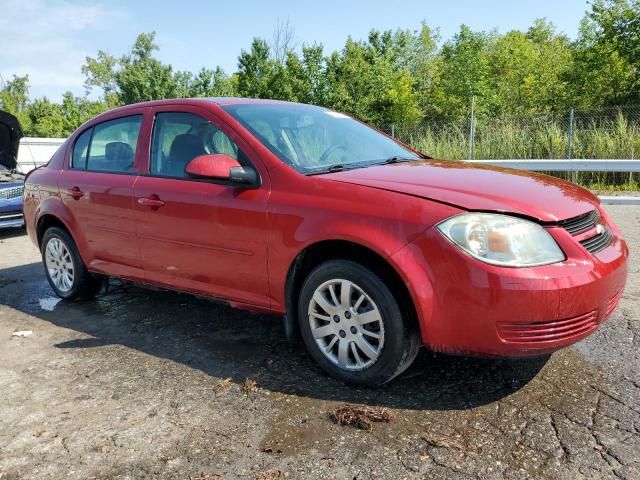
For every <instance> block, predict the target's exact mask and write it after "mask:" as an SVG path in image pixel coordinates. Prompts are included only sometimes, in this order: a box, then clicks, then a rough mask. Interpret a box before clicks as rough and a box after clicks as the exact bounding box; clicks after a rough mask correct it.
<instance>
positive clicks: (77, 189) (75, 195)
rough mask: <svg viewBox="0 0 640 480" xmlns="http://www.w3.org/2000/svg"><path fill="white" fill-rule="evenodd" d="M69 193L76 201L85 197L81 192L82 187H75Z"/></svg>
mask: <svg viewBox="0 0 640 480" xmlns="http://www.w3.org/2000/svg"><path fill="white" fill-rule="evenodd" d="M67 193H68V194H69V195H71V196H72V197H73V198H74V199H75V200H79V199H81V198H82V197H83V196H84V192H83V191H82V190H80V187H73V188H70V189H69V190H67Z"/></svg>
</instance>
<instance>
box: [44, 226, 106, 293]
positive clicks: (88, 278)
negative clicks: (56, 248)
mask: <svg viewBox="0 0 640 480" xmlns="http://www.w3.org/2000/svg"><path fill="white" fill-rule="evenodd" d="M53 239H58V240H59V241H61V242H62V243H63V244H64V246H65V247H66V249H67V250H68V252H69V254H70V257H71V261H72V263H73V283H72V285H71V288H70V289H69V290H67V291H64V290H61V289H60V288H58V287H57V286H56V284H55V283H54V281H53V280H52V278H51V275H50V274H49V270H48V268H47V262H46V250H47V245H48V244H49V242H50V241H51V240H53ZM40 253H41V254H42V264H43V266H44V274H45V276H46V277H47V281H48V282H49V285H50V286H51V288H52V289H53V291H54V292H55V293H56V295H58V296H59V297H60V298H63V299H64V300H69V301H73V300H82V299H89V298H93V297H95V295H96V294H97V293H98V292H99V291H100V288H101V287H102V285H103V283H104V279H103V278H101V277H98V276H94V275H92V274H91V273H89V271H88V270H87V267H86V266H85V264H84V262H83V261H82V258H80V253H79V252H78V247H76V243H75V242H74V241H73V238H71V235H69V233H67V232H66V231H65V230H63V229H61V228H58V227H51V228H48V229H47V230H46V231H45V232H44V235H43V236H42V244H41V251H40Z"/></svg>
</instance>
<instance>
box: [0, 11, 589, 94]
mask: <svg viewBox="0 0 640 480" xmlns="http://www.w3.org/2000/svg"><path fill="white" fill-rule="evenodd" d="M587 9H588V4H587V1H586V0H535V1H530V0H526V1H523V0H510V1H509V0H478V1H472V0H447V1H446V2H443V1H442V0H440V1H435V0H395V1H392V0H342V1H340V0H319V1H318V0H316V1H314V2H307V1H303V0H297V1H296V0H286V1H285V0H267V1H258V0H233V1H224V2H221V1H214V0H210V1H206V0H189V1H188V2H186V1H175V0H173V1H164V0H132V1H126V0H103V1H100V0H94V1H77V0H0V34H1V35H2V36H3V37H4V38H3V39H2V48H1V49H0V75H1V76H2V78H3V79H4V80H5V81H6V80H7V79H10V78H12V76H13V75H19V76H22V75H25V74H28V75H29V80H30V84H31V92H30V93H31V97H32V98H35V97H41V96H47V97H48V98H49V99H51V100H53V101H59V100H60V98H61V95H62V93H64V92H65V91H67V90H70V91H72V92H73V93H74V94H75V95H78V96H81V95H84V94H85V90H84V87H83V82H84V77H83V75H82V73H81V71H80V68H81V66H82V65H83V64H84V62H85V57H86V56H87V55H90V56H95V54H96V53H97V51H98V50H105V51H106V52H108V53H110V54H112V55H114V56H116V57H119V56H121V55H122V54H124V53H127V52H128V51H129V49H130V47H131V45H132V43H133V42H134V40H135V38H136V36H137V35H138V34H139V33H142V32H151V31H155V32H156V34H157V36H156V42H157V43H158V45H159V46H160V51H159V52H157V57H158V58H159V59H160V60H161V61H163V62H165V63H169V64H171V65H173V67H174V69H175V70H189V71H197V70H199V69H200V68H201V67H203V66H204V67H207V68H214V67H215V66H216V65H220V66H222V67H223V68H224V69H225V70H226V71H227V73H232V72H234V71H235V70H236V68H237V59H238V54H239V53H240V51H241V49H248V48H249V47H250V45H251V40H252V39H253V38H254V37H262V38H266V39H267V40H270V39H271V38H272V34H273V31H274V28H275V27H276V25H277V23H278V21H281V22H282V21H286V20H288V21H289V24H290V25H291V26H292V27H293V29H294V34H295V40H296V42H297V43H298V44H299V45H301V44H303V43H314V42H319V43H322V44H323V45H324V47H325V52H327V51H329V52H330V51H333V50H339V49H341V48H342V47H343V46H344V42H345V40H346V39H347V37H348V36H349V35H351V37H353V38H354V39H365V38H366V36H367V34H368V32H369V31H370V30H371V29H378V30H388V29H393V30H395V29H397V28H402V29H409V30H416V29H418V28H419V27H420V23H421V22H422V21H426V22H427V23H428V24H429V25H430V26H432V27H438V28H439V30H440V34H441V36H442V38H443V39H445V40H446V39H448V38H450V37H451V36H452V35H453V34H455V33H456V31H458V29H459V26H460V25H461V24H463V23H464V24H466V25H469V26H470V27H471V28H472V29H474V30H492V29H494V28H495V29H497V30H498V31H499V32H507V31H509V30H514V29H520V30H526V29H527V28H528V27H529V26H530V25H531V24H532V22H533V20H534V19H536V18H542V17H545V18H547V19H548V20H550V21H551V22H553V23H554V24H555V25H556V27H557V28H558V30H559V31H561V32H563V33H565V34H566V35H568V36H569V37H571V38H575V36H576V35H577V31H578V25H579V22H580V20H581V19H582V17H583V16H584V14H585V12H586V11H587ZM93 95H96V93H95V92H94V94H93ZM93 95H92V96H93Z"/></svg>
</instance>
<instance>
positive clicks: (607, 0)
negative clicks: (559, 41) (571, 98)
mask: <svg viewBox="0 0 640 480" xmlns="http://www.w3.org/2000/svg"><path fill="white" fill-rule="evenodd" d="M574 61H575V65H574V68H573V71H572V72H571V75H570V77H571V80H572V85H573V87H574V89H575V91H576V95H575V101H576V103H577V104H579V105H581V106H591V107H593V106H602V105H620V104H625V103H637V102H639V101H640V69H639V68H638V65H640V3H639V2H638V1H635V0H634V1H632V2H631V3H629V2H628V1H626V0H596V1H594V3H593V4H592V10H591V12H589V13H588V14H587V15H586V17H585V18H584V19H583V20H582V22H581V24H580V33H579V36H578V39H577V41H576V43H575V48H574Z"/></svg>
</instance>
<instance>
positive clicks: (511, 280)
mask: <svg viewBox="0 0 640 480" xmlns="http://www.w3.org/2000/svg"><path fill="white" fill-rule="evenodd" d="M252 101H256V100H246V99H220V100H216V102H212V101H209V100H167V101H160V102H149V103H146V104H139V105H133V106H127V107H123V108H121V109H117V110H114V111H111V112H107V113H105V114H103V115H101V116H99V117H96V118H95V119H92V120H91V121H89V122H87V124H85V125H84V126H82V127H81V128H80V129H78V131H77V132H76V133H74V134H73V135H72V136H71V137H70V138H69V140H67V142H66V143H65V144H64V145H63V146H62V147H61V148H60V149H59V150H58V152H57V153H56V154H55V155H54V157H53V158H52V160H51V161H50V162H49V165H48V166H46V167H42V168H39V169H37V170H36V171H34V172H33V173H32V174H31V175H29V177H28V179H27V182H26V189H25V203H24V210H25V219H26V224H27V229H28V232H29V235H30V236H31V238H32V240H33V241H34V242H36V243H37V225H38V222H39V221H40V220H41V219H44V218H45V216H47V215H50V216H52V217H55V218H56V219H59V221H61V222H62V223H63V224H64V225H65V226H66V227H67V228H68V230H69V231H70V232H71V234H72V236H73V237H74V239H75V241H76V243H77V244H78V247H79V250H80V253H81V256H82V258H83V260H84V261H85V263H86V264H87V265H88V266H89V268H90V269H91V270H93V271H95V272H100V273H104V274H108V275H114V276H121V277H125V278H129V279H133V280H136V281H141V282H145V283H151V284H157V285H162V286H165V287H169V288H174V289H178V290H183V291H187V292H192V293H198V294H204V295H209V296H213V297H218V298H223V299H225V300H226V301H228V302H229V303H231V304H232V305H234V306H239V307H244V308H251V309H255V310H260V311H269V312H274V313H283V312H284V311H285V284H286V278H287V273H288V272H289V269H290V268H291V266H292V264H293V262H294V260H295V259H296V257H297V256H298V255H300V254H301V253H302V252H303V251H304V250H305V248H307V247H309V246H312V245H314V244H316V243H318V242H321V241H324V240H346V241H350V242H353V243H356V244H359V245H361V246H363V247H366V248H368V249H370V250H372V251H373V252H375V253H377V254H378V255H380V256H382V257H383V258H385V259H386V260H387V261H388V262H389V264H390V265H391V266H392V267H393V268H394V269H395V270H396V271H397V273H398V274H399V276H400V277H401V278H402V279H403V280H404V282H405V283H406V285H407V287H408V289H409V292H410V294H411V297H412V300H413V302H414V304H415V307H416V311H417V313H418V317H419V323H420V328H421V333H422V338H423V341H424V343H425V344H426V345H427V346H429V347H430V348H433V349H435V350H440V351H446V352H455V353H478V354H490V355H526V354H533V353H543V352H547V351H553V350H555V349H557V348H560V347H562V346H566V345H569V344H571V343H574V342H575V341H577V340H579V339H581V338H583V337H584V336H586V335H588V334H589V333H591V332H592V331H593V329H594V328H595V327H594V328H591V327H589V328H588V329H586V330H585V328H582V323H580V322H583V323H584V322H585V320H584V319H585V318H587V317H585V315H587V316H588V315H589V314H592V312H595V317H593V315H592V316H589V317H588V319H591V318H592V317H593V318H595V322H596V326H597V324H599V323H601V322H602V321H604V320H605V316H606V315H607V310H608V309H611V305H614V304H615V302H617V298H619V297H616V295H618V294H619V292H620V291H621V290H622V289H623V287H624V284H625V281H626V265H627V255H628V251H627V247H626V244H625V242H624V240H623V238H622V236H621V234H620V232H619V231H618V229H617V228H616V227H615V225H613V224H612V222H611V220H610V219H609V218H608V216H607V215H606V213H605V212H604V211H601V214H602V217H603V219H604V222H605V223H607V224H608V225H609V226H610V228H611V229H612V230H613V232H614V238H613V241H612V243H611V245H609V246H608V247H607V248H605V249H604V250H602V251H601V252H599V253H597V254H596V255H592V254H590V253H589V252H587V251H586V250H585V249H584V248H583V247H582V246H581V245H580V244H579V243H578V242H579V240H581V239H582V238H584V237H588V236H589V235H593V234H594V232H585V233H584V234H582V235H580V236H576V237H572V236H571V235H569V234H568V233H567V232H566V231H565V230H564V229H562V228H560V227H554V226H553V222H555V221H557V220H563V219H566V218H570V217H574V216H576V215H580V214H582V213H585V212H588V211H589V210H593V209H594V208H599V206H598V199H597V198H596V197H595V196H593V195H592V194H591V193H590V192H588V191H586V190H584V189H582V188H580V187H577V186H575V185H571V184H569V183H566V182H563V181H561V180H557V179H554V178H551V177H547V176H543V175H538V174H530V173H523V172H516V171H510V170H505V169H499V168H493V167H478V166H470V165H466V164H464V163H460V162H444V161H435V160H427V161H424V162H413V163H411V164H396V165H387V166H380V167H370V168H364V169H357V170H352V171H345V172H338V173H333V174H326V175H317V176H304V175H302V174H300V173H298V172H296V171H294V170H293V169H291V168H290V167H288V166H287V165H285V164H284V163H282V162H281V161H280V160H279V159H278V158H277V157H275V156H274V155H273V154H272V153H271V152H270V151H269V150H268V149H266V148H265V147H264V146H263V145H262V144H260V143H259V142H258V141H257V140H256V139H255V138H254V137H253V136H252V135H251V134H250V133H249V132H248V131H247V130H245V129H244V128H243V127H242V126H241V125H240V124H238V123H237V122H236V121H235V120H234V119H233V118H231V117H230V116H229V115H228V114H226V113H225V112H224V111H223V110H222V109H221V108H220V106H219V105H222V104H229V103H235V102H252ZM158 111H184V112H191V113H196V114H198V115H201V116H203V117H206V118H207V119H209V120H210V121H212V122H213V123H215V124H217V125H218V126H220V127H221V128H222V129H223V130H224V132H225V133H226V134H227V135H228V136H229V137H231V138H232V139H233V140H234V142H236V143H237V144H238V145H239V146H240V148H242V149H243V150H244V151H245V152H246V153H247V155H248V156H249V158H250V159H251V162H252V163H253V165H254V167H255V168H256V170H257V172H258V175H259V177H260V186H259V187H258V188H241V187H239V186H233V185H229V184H228V183H226V184H225V183H214V182H204V181H202V180H189V179H184V180H183V179H171V178H160V177H151V176H149V144H150V136H151V130H152V123H153V118H154V114H155V112H158ZM131 114H143V115H144V122H143V125H142V129H141V132H140V137H139V140H138V149H137V154H136V159H135V164H134V168H135V172H134V173H132V174H110V173H98V172H83V171H73V170H69V169H68V162H69V156H70V153H71V146H72V145H73V141H74V140H75V138H76V136H77V135H78V134H79V133H81V132H82V131H83V130H84V129H85V128H86V127H87V126H90V125H93V124H96V123H99V122H102V121H104V120H107V119H112V118H117V117H119V116H124V115H131ZM74 187H77V189H74ZM78 190H79V191H80V192H81V193H82V195H78V194H77V191H78ZM74 192H75V193H74ZM141 199H146V200H142V201H141ZM465 210H475V211H496V212H507V213H513V214H516V215H519V216H525V217H528V218H531V219H534V220H537V221H539V222H541V223H543V224H545V225H546V226H547V228H548V230H549V232H550V233H551V234H552V235H553V236H554V238H555V239H556V241H557V242H558V244H559V245H560V247H561V248H562V250H563V251H564V253H565V255H566V257H567V259H566V260H565V261H564V262H561V263H557V264H553V265H546V266H542V267H533V268H502V267H496V266H491V265H487V264H484V263H482V262H479V261H477V260H474V259H472V258H471V257H469V256H468V255H466V254H465V253H463V252H462V251H460V250H459V249H458V248H457V247H455V246H453V245H452V244H451V242H449V241H447V240H445V239H444V237H443V236H442V235H441V234H440V233H439V232H438V231H437V230H436V229H435V228H434V225H435V224H436V223H438V222H440V221H442V220H443V219H445V218H447V217H449V216H451V215H454V214H457V213H460V212H462V211H465ZM610 313H611V312H609V314H610ZM589 321H591V320H589ZM545 322H546V323H545ZM576 322H577V323H576ZM514 323H515V324H520V323H522V324H523V325H525V326H526V325H529V324H536V323H539V325H538V326H537V327H536V326H535V325H534V327H532V328H533V329H534V330H536V328H537V329H538V330H539V329H540V328H547V330H548V331H550V332H551V333H550V335H549V338H550V339H547V340H540V341H538V340H536V341H526V342H513V341H508V339H505V338H504V337H505V336H506V337H508V335H506V334H505V333H504V328H511V327H509V325H512V324H514ZM505 325H507V327H504V326H505ZM544 325H546V326H544ZM566 325H573V327H571V328H569V329H567V328H566ZM499 326H501V327H500V329H502V330H500V329H499V328H498V327H499ZM527 328H530V327H527ZM563 328H564V330H558V329H563ZM549 329H550V330H549ZM499 331H500V332H502V336H501V334H500V333H499ZM558 331H561V332H564V331H567V332H569V333H567V334H564V335H558V334H557V332H558ZM554 332H555V333H554Z"/></svg>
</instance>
